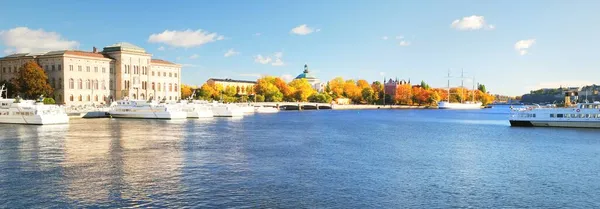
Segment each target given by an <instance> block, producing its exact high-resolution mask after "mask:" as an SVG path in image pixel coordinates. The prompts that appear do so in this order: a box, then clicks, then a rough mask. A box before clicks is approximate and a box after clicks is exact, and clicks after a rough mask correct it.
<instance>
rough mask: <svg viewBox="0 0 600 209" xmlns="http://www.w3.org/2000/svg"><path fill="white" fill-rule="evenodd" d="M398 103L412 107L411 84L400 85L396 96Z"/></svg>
mask: <svg viewBox="0 0 600 209" xmlns="http://www.w3.org/2000/svg"><path fill="white" fill-rule="evenodd" d="M394 99H395V100H396V103H398V104H406V105H410V104H411V102H412V88H411V86H410V85H409V84H403V85H399V86H398V87H397V88H396V95H395V96H394Z"/></svg>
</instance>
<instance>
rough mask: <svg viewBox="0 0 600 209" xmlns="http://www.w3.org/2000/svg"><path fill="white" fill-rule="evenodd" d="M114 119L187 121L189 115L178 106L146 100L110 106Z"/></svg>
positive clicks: (120, 102) (129, 101)
mask: <svg viewBox="0 0 600 209" xmlns="http://www.w3.org/2000/svg"><path fill="white" fill-rule="evenodd" d="M108 113H109V114H110V116H111V117H114V118H139V119H185V118H187V113H186V112H184V111H183V110H181V107H180V106H178V105H177V104H165V103H155V102H152V101H150V102H147V101H144V100H119V101H115V102H113V103H112V104H111V105H110V110H109V112H108Z"/></svg>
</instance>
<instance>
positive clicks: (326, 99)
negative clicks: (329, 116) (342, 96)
mask: <svg viewBox="0 0 600 209" xmlns="http://www.w3.org/2000/svg"><path fill="white" fill-rule="evenodd" d="M332 100H333V98H331V96H330V95H329V94H326V93H316V94H313V95H311V96H310V97H308V101H310V102H317V103H331V101H332Z"/></svg>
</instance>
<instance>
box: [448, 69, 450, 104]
mask: <svg viewBox="0 0 600 209" xmlns="http://www.w3.org/2000/svg"><path fill="white" fill-rule="evenodd" d="M448 103H450V69H448Z"/></svg>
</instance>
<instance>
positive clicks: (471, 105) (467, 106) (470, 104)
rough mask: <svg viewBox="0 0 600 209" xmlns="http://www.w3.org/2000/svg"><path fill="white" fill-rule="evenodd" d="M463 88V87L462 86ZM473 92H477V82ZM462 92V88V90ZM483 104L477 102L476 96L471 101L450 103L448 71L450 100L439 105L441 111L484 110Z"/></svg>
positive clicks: (462, 76)
mask: <svg viewBox="0 0 600 209" xmlns="http://www.w3.org/2000/svg"><path fill="white" fill-rule="evenodd" d="M461 79H464V71H463V72H462V74H461ZM461 87H462V85H461ZM473 90H475V82H473ZM461 91H462V88H461ZM481 105H482V103H481V102H476V101H475V94H473V95H472V100H471V101H461V102H450V70H448V100H447V101H441V102H439V103H438V108H439V109H456V110H474V109H481V108H482V106H481Z"/></svg>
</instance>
